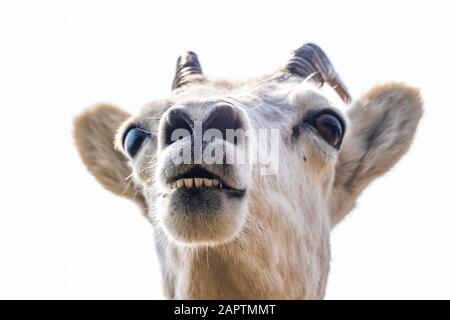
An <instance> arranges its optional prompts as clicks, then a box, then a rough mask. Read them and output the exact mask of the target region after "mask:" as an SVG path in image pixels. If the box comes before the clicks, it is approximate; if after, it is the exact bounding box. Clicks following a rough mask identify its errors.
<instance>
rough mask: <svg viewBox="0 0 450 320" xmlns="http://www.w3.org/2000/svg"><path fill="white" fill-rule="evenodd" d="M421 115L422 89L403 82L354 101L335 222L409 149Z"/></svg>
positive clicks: (343, 151) (333, 198)
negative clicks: (419, 90) (419, 89)
mask: <svg viewBox="0 0 450 320" xmlns="http://www.w3.org/2000/svg"><path fill="white" fill-rule="evenodd" d="M421 116H422V100H421V97H420V94H419V92H418V91H417V90H416V89H413V88H410V87H408V86H406V85H403V84H387V85H382V86H378V87H375V88H374V89H372V90H371V91H369V92H368V93H367V94H365V95H364V96H362V97H361V98H360V99H359V100H357V101H356V102H355V103H354V104H353V106H352V107H351V109H350V110H349V112H348V119H349V122H350V125H349V130H348V132H347V136H346V137H345V140H344V143H343V145H342V149H341V151H340V154H339V158H338V161H337V165H336V174H335V180H334V185H333V192H332V195H331V198H330V201H331V203H330V208H331V220H332V223H333V225H336V224H337V223H338V222H339V221H341V220H342V219H343V218H344V217H345V216H346V214H347V213H348V212H349V211H350V210H351V209H352V208H353V207H354V205H355V202H356V199H357V197H358V196H359V195H360V194H361V192H362V191H363V190H364V188H366V187H367V185H368V184H369V183H370V182H371V181H372V180H374V179H375V178H377V177H379V176H381V175H383V174H384V173H385V172H386V171H388V170H389V169H390V168H392V167H393V166H394V164H395V163H397V161H398V160H399V159H400V158H401V157H402V156H403V155H404V154H405V153H406V151H408V149H409V147H410V145H411V142H412V139H413V137H414V134H415V132H416V129H417V125H418V123H419V120H420V118H421Z"/></svg>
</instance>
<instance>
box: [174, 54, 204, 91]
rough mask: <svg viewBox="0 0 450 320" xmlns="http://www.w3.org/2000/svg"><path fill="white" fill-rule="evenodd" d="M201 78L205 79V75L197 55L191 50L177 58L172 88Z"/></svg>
mask: <svg viewBox="0 0 450 320" xmlns="http://www.w3.org/2000/svg"><path fill="white" fill-rule="evenodd" d="M201 80H204V76H203V72H202V67H201V66H200V62H199V61H198V57H197V55H196V54H195V53H194V52H191V51H188V52H186V53H183V54H182V55H180V57H179V58H178V60H177V69H176V71H175V78H174V79H173V83H172V90H174V89H177V88H179V87H181V86H184V85H186V84H188V83H190V82H192V81H201Z"/></svg>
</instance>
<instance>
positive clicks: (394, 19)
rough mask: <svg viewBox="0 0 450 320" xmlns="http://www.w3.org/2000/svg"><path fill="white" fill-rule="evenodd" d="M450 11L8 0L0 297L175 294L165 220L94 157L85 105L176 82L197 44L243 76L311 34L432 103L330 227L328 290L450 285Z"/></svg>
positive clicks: (142, 95) (3, 49)
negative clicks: (104, 173) (403, 145)
mask: <svg viewBox="0 0 450 320" xmlns="http://www.w3.org/2000/svg"><path fill="white" fill-rule="evenodd" d="M449 12H450V10H449V4H448V2H446V1H431V0H430V1H395V2H393V1H376V2H375V1H371V2H368V1H339V2H338V1H298V0H297V1H280V0H278V1H245V2H243V1H234V0H233V1H226V2H225V1H224V2H218V1H189V2H187V1H170V0H169V1H159V2H156V1H151V2H150V1H83V0H78V1H64V2H63V1H46V0H43V1H39V2H37V1H21V0H18V1H2V2H1V3H0V107H1V114H2V118H1V125H0V137H1V138H2V144H1V150H2V156H1V158H0V164H1V165H0V177H1V180H2V181H1V183H0V194H1V200H0V298H25V299H33V298H39V299H51V298H58V299H69V298H73V299H80V298H87V299H96V298H102V299H103V298H106V299H108V298H110V299H158V298H163V294H162V289H161V279H160V267H159V264H158V261H157V257H156V254H155V250H154V241H153V230H152V227H151V226H150V224H149V223H148V222H147V221H146V220H145V219H144V218H143V217H142V216H141V214H140V212H139V209H138V208H137V207H136V206H135V205H134V204H133V203H130V202H129V201H128V200H125V199H122V198H119V197H116V196H114V195H112V194H110V193H109V192H108V191H106V190H104V189H102V187H101V186H100V185H99V184H98V183H97V182H96V180H95V179H94V178H93V177H92V176H91V175H90V174H89V173H88V172H87V170H86V169H85V167H84V166H83V164H82V163H81V160H80V159H79V157H78V154H77V152H76V150H75V147H74V143H73V137H72V129H73V127H72V121H73V118H74V117H75V116H76V115H77V114H78V113H79V112H81V111H82V110H83V109H84V108H85V107H87V106H89V105H92V104H95V103H98V102H108V103H113V104H115V105H118V106H120V107H122V108H123V109H125V110H128V111H129V112H131V113H133V112H137V111H138V110H139V108H140V107H141V106H142V105H143V104H144V103H146V102H148V101H151V100H154V99H158V98H161V97H164V96H165V95H167V94H169V92H170V87H171V81H172V79H173V75H174V69H175V61H176V58H177V57H178V55H179V54H180V53H181V52H183V51H186V50H194V51H195V52H196V53H197V54H198V55H199V57H200V59H201V63H202V66H203V70H204V72H205V73H206V74H207V75H208V76H210V77H221V78H231V79H236V78H238V79H239V78H248V77H252V76H257V75H261V74H266V73H270V72H272V71H274V70H276V69H277V68H278V67H279V66H280V65H282V64H283V63H284V62H285V61H286V59H287V57H288V56H289V54H290V53H291V52H292V51H293V50H294V49H296V48H297V47H299V46H301V45H302V44H304V43H306V42H315V43H317V44H319V45H320V46H321V47H322V48H323V49H324V50H325V51H326V52H327V54H328V56H329V57H330V58H331V60H332V61H333V64H334V66H335V67H336V69H337V71H338V72H339V74H340V76H341V78H342V79H343V80H344V82H345V83H346V85H347V87H348V88H349V90H350V92H351V94H352V95H353V97H354V99H356V98H357V97H358V96H360V95H362V94H363V93H364V92H366V91H367V90H369V89H370V88H371V87H372V86H374V85H376V84H380V83H384V82H390V81H400V82H405V83H407V84H409V85H412V86H414V87H417V88H419V89H420V90H421V93H422V96H423V100H424V108H425V113H424V117H423V119H422V121H421V124H420V126H419V129H418V132H417V136H416V139H415V141H414V143H413V145H412V147H411V150H410V152H409V153H408V154H407V155H406V156H405V157H404V158H402V160H401V161H400V162H399V163H398V165H397V166H396V167H395V168H394V169H393V170H391V171H390V172H389V173H388V174H386V175H385V176H383V177H382V178H380V179H378V180H376V181H375V182H374V183H372V184H371V185H370V187H369V188H367V189H366V190H365V192H364V194H363V195H362V196H361V197H360V199H359V202H358V206H357V207H356V208H355V209H354V210H353V212H352V213H351V214H350V215H349V216H348V217H347V218H346V219H345V220H344V221H343V222H342V223H341V224H340V225H339V226H338V227H337V228H336V229H335V230H334V231H333V233H332V237H331V246H332V262H331V273H330V276H329V281H328V287H327V294H326V298H327V299H351V298H353V299H398V298H404V299H418V298H424V299H432V298H438V299H443V298H447V299H448V298H450V290H449V289H448V288H449V287H450V275H449V272H448V270H449V269H450V250H449V249H448V246H449V244H450V232H449V229H450V204H449V187H448V183H447V182H448V181H449V180H450V173H449V169H448V164H449V163H450V151H449V147H448V146H449V142H448V139H449V138H450V136H449V134H448V132H447V130H448V124H449V117H450V106H449V98H448V93H449V87H448V78H447V77H448V75H449V74H450V64H449V62H448V57H449V56H450V44H449V41H448V32H449V30H450V22H449V19H448V13H449ZM343 111H344V112H345V110H343Z"/></svg>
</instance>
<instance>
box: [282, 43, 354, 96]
mask: <svg viewBox="0 0 450 320" xmlns="http://www.w3.org/2000/svg"><path fill="white" fill-rule="evenodd" d="M286 70H287V71H288V72H290V73H292V74H296V75H299V76H301V77H304V78H307V77H311V78H312V79H313V80H314V81H316V82H318V83H319V84H320V85H323V84H324V83H328V84H329V85H330V86H331V87H332V88H333V89H334V90H335V91H336V92H337V94H338V95H339V96H340V97H341V99H342V100H344V102H345V103H349V102H351V96H350V93H349V91H348V90H347V88H346V87H345V85H344V83H343V82H342V80H341V78H340V77H339V75H338V74H337V73H336V71H335V70H334V67H333V65H332V64H331V62H330V59H328V57H327V56H326V54H325V53H324V52H323V51H322V49H320V48H319V47H318V46H317V45H315V44H313V43H307V44H305V45H304V46H302V47H301V48H299V49H297V50H295V51H294V53H293V54H292V57H291V59H290V60H289V62H288V63H287V65H286Z"/></svg>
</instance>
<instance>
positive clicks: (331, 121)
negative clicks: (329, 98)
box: [314, 113, 344, 149]
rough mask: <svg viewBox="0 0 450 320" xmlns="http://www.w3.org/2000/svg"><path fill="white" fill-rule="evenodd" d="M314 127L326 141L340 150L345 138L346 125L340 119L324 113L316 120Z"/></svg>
mask: <svg viewBox="0 0 450 320" xmlns="http://www.w3.org/2000/svg"><path fill="white" fill-rule="evenodd" d="M314 126H315V127H316V129H317V131H318V132H319V133H320V135H321V136H322V138H324V139H325V141H327V142H328V143H329V144H331V145H332V146H333V147H335V148H336V149H339V148H340V146H341V143H342V139H343V137H344V125H343V123H342V120H341V119H340V117H338V116H336V115H333V114H330V113H322V114H319V115H318V116H317V117H316V118H315V119H314Z"/></svg>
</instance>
